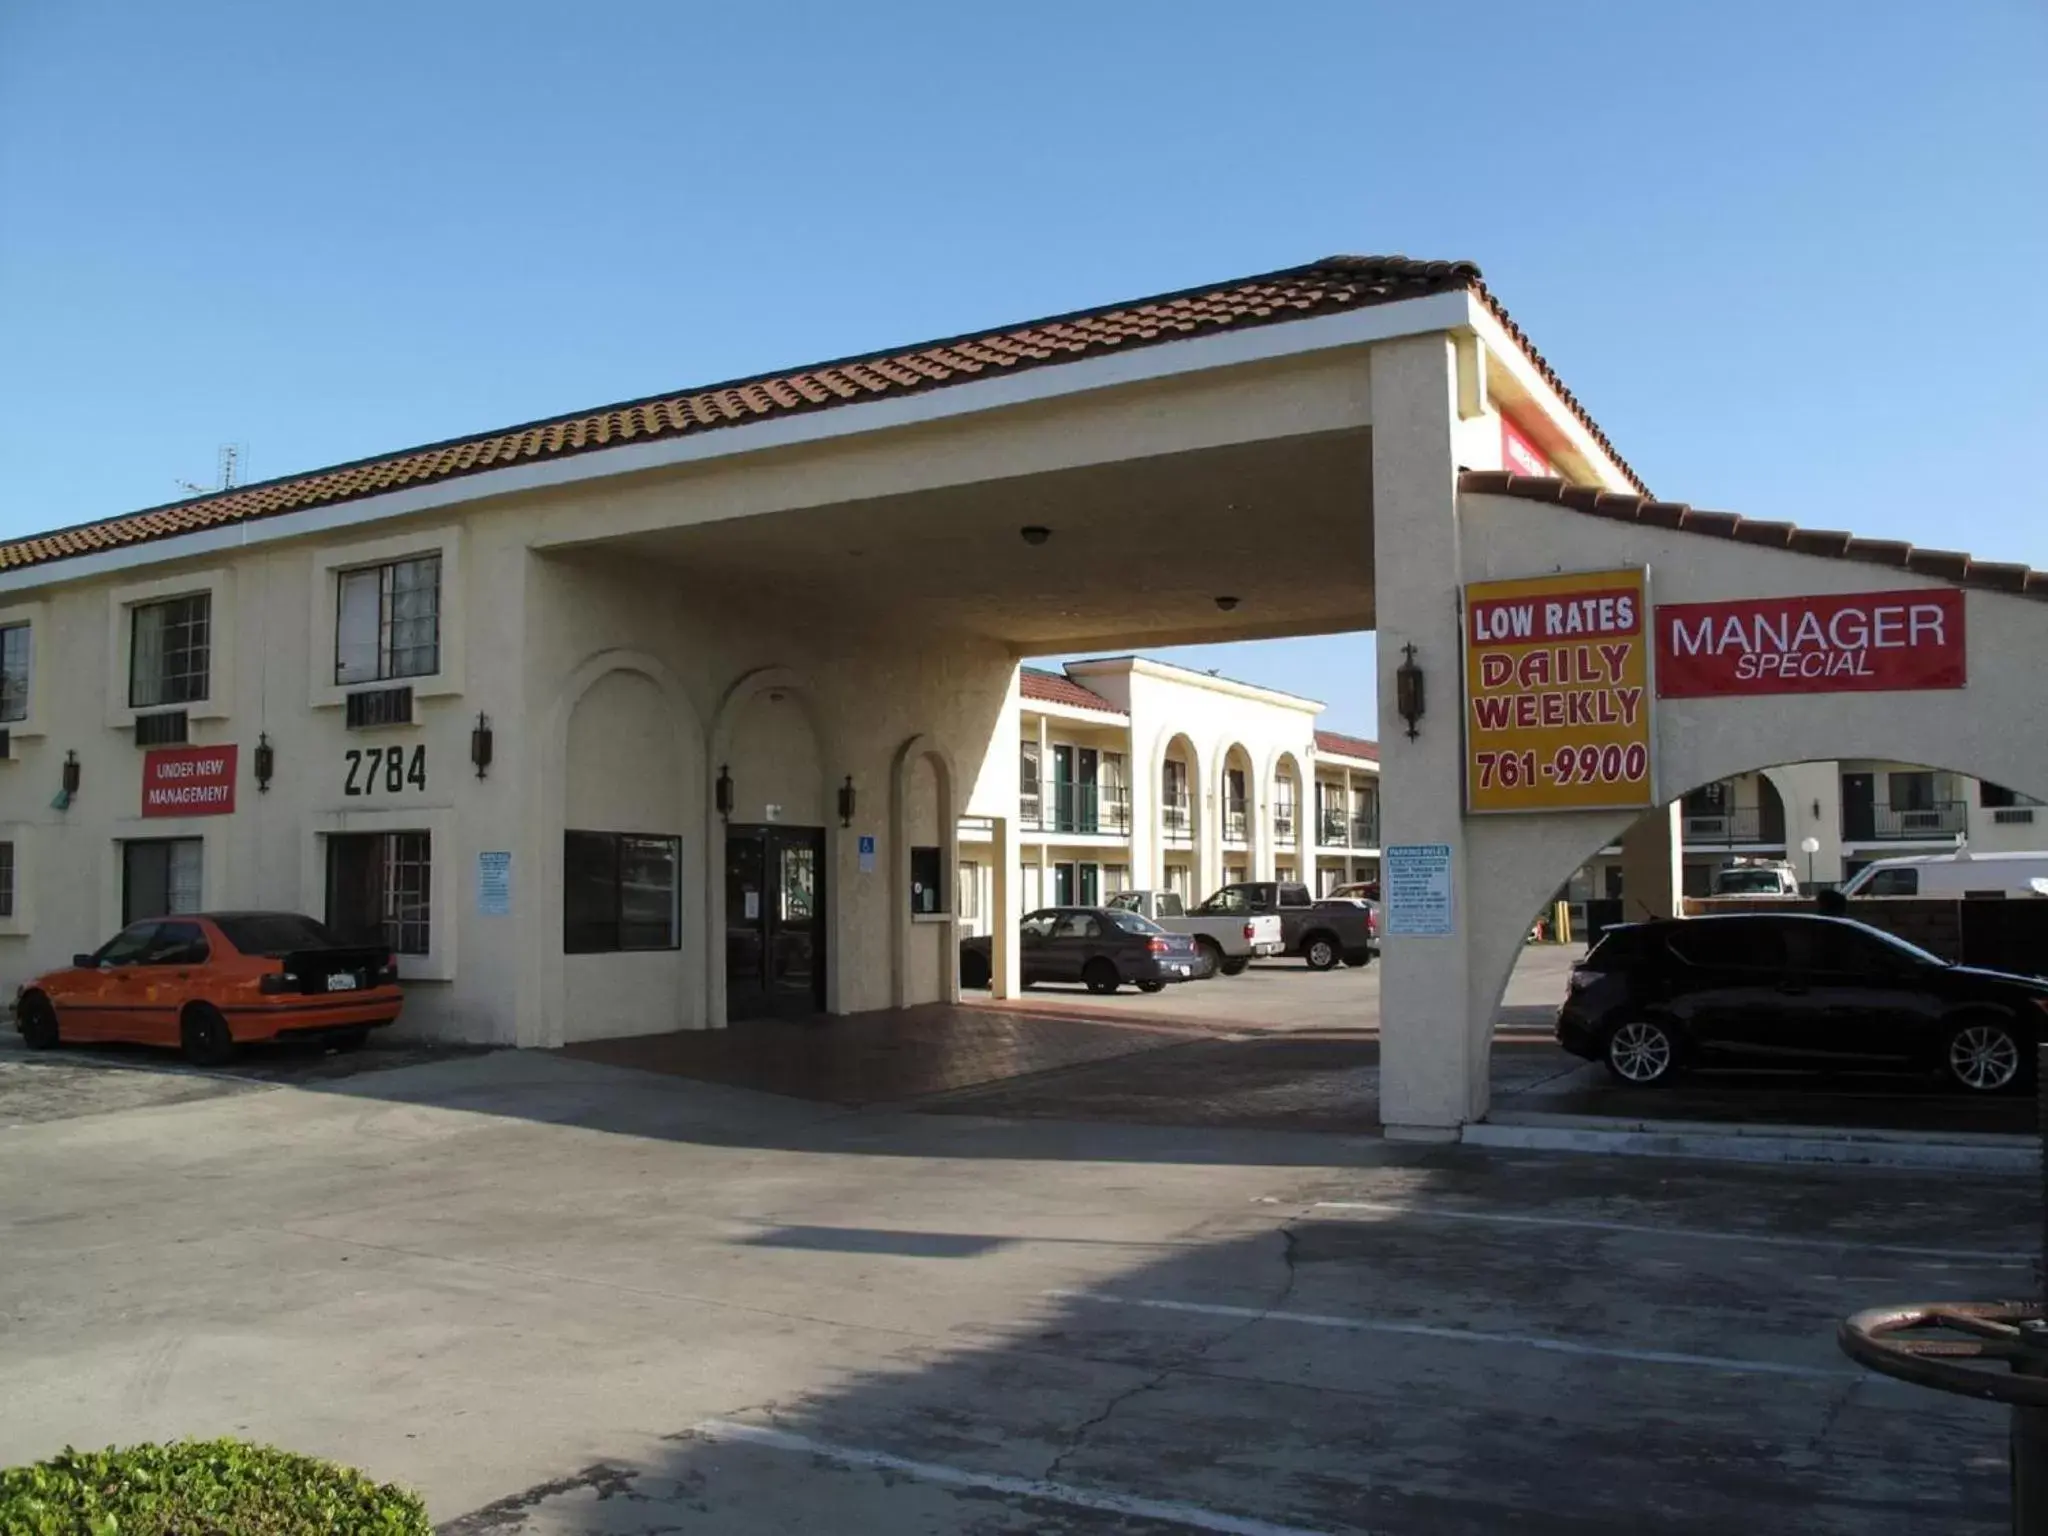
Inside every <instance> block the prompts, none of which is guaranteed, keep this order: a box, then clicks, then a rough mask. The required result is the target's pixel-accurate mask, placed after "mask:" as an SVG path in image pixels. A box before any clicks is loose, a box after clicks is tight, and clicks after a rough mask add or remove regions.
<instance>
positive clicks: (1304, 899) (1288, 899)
mask: <svg viewBox="0 0 2048 1536" xmlns="http://www.w3.org/2000/svg"><path fill="white" fill-rule="evenodd" d="M1314 900H1315V898H1314V897H1313V896H1311V895H1309V893H1308V887H1307V886H1305V885H1283V886H1281V887H1280V905H1281V906H1283V907H1305V906H1308V905H1309V904H1310V903H1311V902H1313V901H1314Z"/></svg>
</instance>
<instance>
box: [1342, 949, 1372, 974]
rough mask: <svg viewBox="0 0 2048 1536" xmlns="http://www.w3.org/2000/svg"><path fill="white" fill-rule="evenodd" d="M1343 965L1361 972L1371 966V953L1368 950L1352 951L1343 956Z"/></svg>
mask: <svg viewBox="0 0 2048 1536" xmlns="http://www.w3.org/2000/svg"><path fill="white" fill-rule="evenodd" d="M1344 963H1345V964H1346V965H1348V966H1350V967H1351V968H1352V969H1353V970H1354V971H1356V970H1363V969H1364V968H1365V967H1366V966H1368V965H1371V964H1372V951H1371V950H1369V949H1354V950H1352V951H1350V952H1349V953H1347V954H1346V955H1345V956H1344Z"/></svg>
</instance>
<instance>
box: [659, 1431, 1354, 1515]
mask: <svg viewBox="0 0 2048 1536" xmlns="http://www.w3.org/2000/svg"><path fill="white" fill-rule="evenodd" d="M689 1433H690V1434H691V1435H692V1436H694V1437H696V1438H697V1439H700V1440H710V1441H715V1442H718V1443H721V1444H727V1445H756V1446H761V1447H763V1448H765V1449H767V1450H771V1451H789V1452H792V1453H794V1454H796V1455H799V1456H816V1457H819V1458H821V1459H823V1460H825V1461H833V1462H837V1463H838V1464H839V1465H840V1466H842V1467H853V1468H858V1469H862V1470H867V1471H874V1472H895V1473H898V1474H900V1475H901V1476H904V1477H910V1478H915V1479H916V1480H917V1481H918V1482H921V1483H933V1484H936V1485H937V1486H939V1487H942V1488H964V1489H968V1490H971V1491H973V1492H975V1493H1000V1494H1007V1495H1009V1496H1010V1497H1012V1498H1019V1499H1043V1500H1046V1501H1048V1502H1050V1503H1054V1504H1065V1505H1067V1506H1068V1507H1069V1508H1072V1509H1086V1510H1091V1511H1094V1512H1095V1513H1098V1514H1108V1515H1122V1516H1128V1517H1131V1518H1133V1519H1139V1520H1157V1521H1162V1522H1165V1523H1167V1524H1172V1525H1182V1526H1186V1527H1187V1528H1188V1529H1190V1530H1196V1531H1217V1532H1220V1533H1222V1536H1326V1533H1323V1532H1319V1531H1311V1530H1308V1529H1306V1528H1304V1527H1302V1526H1297V1525H1275V1524H1273V1523H1272V1522H1271V1521H1268V1520H1254V1519H1251V1518H1249V1517H1247V1516H1244V1515H1232V1514H1226V1513H1224V1512H1223V1511H1221V1510H1215V1509H1204V1508H1202V1507H1201V1506H1200V1505H1198V1504H1182V1503H1178V1502H1176V1501H1174V1500H1171V1499H1147V1498H1141V1497H1139V1496H1138V1495H1137V1494H1133V1493H1116V1492H1112V1491H1110V1490H1108V1489H1102V1488H1080V1487H1076V1486H1075V1485H1073V1484H1072V1483H1049V1482H1045V1481H1043V1480H1042V1479H1040V1478H1035V1477H1009V1476H1006V1475H1004V1474H1003V1473H1000V1472H974V1471H970V1470H968V1469H967V1468H965V1467H949V1466H946V1465H944V1464H942V1463H939V1462H932V1461H916V1460H913V1459H911V1458H910V1457H907V1456H897V1455H893V1454H891V1453H890V1452H888V1451H877V1450H869V1449H866V1448H863V1447H860V1446H851V1445H834V1444H833V1443H831V1442H830V1441H827V1440H813V1439H812V1438H811V1437H810V1436H809V1435H798V1434H793V1433H791V1432H790V1431H788V1430H786V1429H770V1428H768V1427H767V1426H766V1425H761V1424H741V1423H738V1422H736V1421H734V1420H732V1419H706V1420H705V1421H704V1422H703V1423H702V1424H698V1425H695V1426H694V1427H692V1428H691V1430H690V1431H689Z"/></svg>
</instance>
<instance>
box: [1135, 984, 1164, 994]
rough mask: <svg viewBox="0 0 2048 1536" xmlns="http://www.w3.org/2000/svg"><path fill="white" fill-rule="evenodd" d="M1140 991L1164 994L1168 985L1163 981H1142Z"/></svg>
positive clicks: (1139, 986)
mask: <svg viewBox="0 0 2048 1536" xmlns="http://www.w3.org/2000/svg"><path fill="white" fill-rule="evenodd" d="M1138 990H1139V991H1140V992H1164V991H1165V990H1166V983H1165V982H1163V981H1141V982H1139V983H1138Z"/></svg>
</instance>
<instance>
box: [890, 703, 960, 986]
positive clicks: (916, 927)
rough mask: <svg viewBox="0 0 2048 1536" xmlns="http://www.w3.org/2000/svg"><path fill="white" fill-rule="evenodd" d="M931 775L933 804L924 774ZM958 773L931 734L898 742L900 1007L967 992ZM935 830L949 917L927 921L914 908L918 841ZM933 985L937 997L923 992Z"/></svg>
mask: <svg viewBox="0 0 2048 1536" xmlns="http://www.w3.org/2000/svg"><path fill="white" fill-rule="evenodd" d="M924 775H929V791H928V792H929V799H930V803H929V804H928V805H927V804H925V803H924V801H925V798H926V796H925V793H923V792H921V791H922V790H923V789H924V786H923V785H922V784H921V783H920V780H921V779H922V777H923V776H924ZM959 782H960V780H959V775H958V773H957V772H956V771H955V770H954V767H953V758H952V754H950V753H949V752H947V750H946V749H945V748H944V747H943V746H941V745H940V744H939V742H938V740H937V739H936V738H935V737H932V736H926V735H917V736H913V737H911V738H910V739H909V740H908V741H906V742H904V743H903V745H902V746H900V747H898V748H897V749H896V753H895V756H894V757H893V758H892V759H891V760H890V764H889V866H890V870H891V873H892V879H891V882H890V890H889V892H888V901H889V914H890V915H889V927H890V937H891V947H890V958H891V963H890V967H889V972H890V975H889V994H890V1000H891V1001H892V1002H893V1003H894V1004H895V1006H896V1007H898V1008H907V1007H909V1006H910V1005H911V1004H913V1003H927V1002H942V1003H956V1002H958V1001H959V1000H960V945H959V942H958V935H957V933H956V932H955V929H954V924H953V915H954V914H953V905H954V891H955V889H956V888H957V885H958V882H959V873H958V872H959V867H960V847H959V831H960V801H959V794H958V789H957V786H958V784H959ZM924 836H930V837H932V838H934V839H935V842H934V843H933V844H921V845H920V846H936V847H937V848H938V850H939V879H940V880H941V882H942V886H941V893H940V894H941V899H940V901H939V902H938V907H939V912H940V915H941V917H942V919H943V920H940V921H920V920H919V919H918V917H916V916H915V915H914V914H913V913H912V911H911V889H910V888H911V856H910V851H911V848H912V846H913V841H914V840H915V839H917V838H920V837H924ZM933 944H936V945H937V946H938V954H937V955H936V956H935V957H933V956H929V955H927V956H924V957H922V958H923V959H925V960H928V961H931V962H932V963H931V964H930V965H929V966H925V965H921V964H920V958H921V957H920V955H919V952H918V951H919V947H920V946H921V945H922V946H925V947H927V948H928V947H929V946H931V945H933ZM928 990H929V991H934V992H936V993H937V995H936V996H935V997H926V996H923V995H921V994H922V993H924V992H925V991H928Z"/></svg>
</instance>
